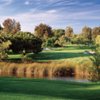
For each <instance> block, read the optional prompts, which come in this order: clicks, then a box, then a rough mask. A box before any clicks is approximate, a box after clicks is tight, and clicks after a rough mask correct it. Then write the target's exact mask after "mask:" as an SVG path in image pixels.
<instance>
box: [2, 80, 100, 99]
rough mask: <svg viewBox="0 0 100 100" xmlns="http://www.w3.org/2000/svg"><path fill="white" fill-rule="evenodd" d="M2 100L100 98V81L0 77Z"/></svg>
mask: <svg viewBox="0 0 100 100" xmlns="http://www.w3.org/2000/svg"><path fill="white" fill-rule="evenodd" d="M0 100H100V83H99V82H98V83H72V82H66V81H57V80H56V81H51V80H41V79H18V78H0Z"/></svg>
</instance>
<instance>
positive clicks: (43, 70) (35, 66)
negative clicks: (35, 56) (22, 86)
mask: <svg viewBox="0 0 100 100" xmlns="http://www.w3.org/2000/svg"><path fill="white" fill-rule="evenodd" d="M93 67H94V66H93V64H92V62H91V61H82V62H80V63H75V62H72V61H63V62H46V63H45V62H44V63H36V62H33V63H31V62H30V63H29V62H25V63H11V62H0V76H16V77H27V78H52V77H74V78H78V79H89V78H91V75H93ZM94 74H95V73H94Z"/></svg>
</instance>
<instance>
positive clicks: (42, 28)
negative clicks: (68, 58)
mask: <svg viewBox="0 0 100 100" xmlns="http://www.w3.org/2000/svg"><path fill="white" fill-rule="evenodd" d="M35 36H36V37H38V38H41V39H44V38H48V37H50V36H52V28H51V27H50V26H48V25H46V24H42V23H41V24H40V25H38V26H36V27H35Z"/></svg>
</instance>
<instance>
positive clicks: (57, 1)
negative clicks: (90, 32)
mask: <svg viewBox="0 0 100 100" xmlns="http://www.w3.org/2000/svg"><path fill="white" fill-rule="evenodd" d="M7 18H12V19H15V20H16V21H19V22H20V24H21V29H22V31H30V32H34V28H35V26H37V25H39V24H40V23H45V24H47V25H49V26H51V27H52V28H63V29H65V28H66V27H67V26H71V27H72V28H73V29H74V33H79V32H81V29H82V27H84V26H89V27H91V28H93V27H95V26H100V0H0V23H2V22H3V21H4V20H5V19H7Z"/></svg>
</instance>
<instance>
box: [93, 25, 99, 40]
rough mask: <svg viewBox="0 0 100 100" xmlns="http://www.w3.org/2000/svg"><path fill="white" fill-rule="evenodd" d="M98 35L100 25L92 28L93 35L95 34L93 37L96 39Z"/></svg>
mask: <svg viewBox="0 0 100 100" xmlns="http://www.w3.org/2000/svg"><path fill="white" fill-rule="evenodd" d="M97 35H100V27H94V28H93V29H92V36H93V39H95V38H96V37H97Z"/></svg>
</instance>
